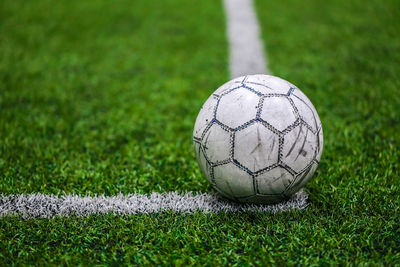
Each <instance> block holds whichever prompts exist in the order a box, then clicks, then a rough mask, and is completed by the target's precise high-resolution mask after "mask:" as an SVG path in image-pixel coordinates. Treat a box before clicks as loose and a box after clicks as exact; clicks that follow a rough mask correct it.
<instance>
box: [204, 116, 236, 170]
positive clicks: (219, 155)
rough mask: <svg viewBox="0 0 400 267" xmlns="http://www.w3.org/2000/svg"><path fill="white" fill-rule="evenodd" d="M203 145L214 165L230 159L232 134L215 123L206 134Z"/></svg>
mask: <svg viewBox="0 0 400 267" xmlns="http://www.w3.org/2000/svg"><path fill="white" fill-rule="evenodd" d="M202 145H203V149H204V152H205V153H206V156H207V158H208V159H209V160H210V161H211V162H212V163H217V162H220V161H223V160H227V159H229V152H230V133H229V132H227V131H226V130H224V129H222V128H221V126H219V125H218V124H216V123H214V124H213V125H212V126H211V127H210V128H209V129H208V130H207V132H206V133H205V135H204V137H203V140H202Z"/></svg>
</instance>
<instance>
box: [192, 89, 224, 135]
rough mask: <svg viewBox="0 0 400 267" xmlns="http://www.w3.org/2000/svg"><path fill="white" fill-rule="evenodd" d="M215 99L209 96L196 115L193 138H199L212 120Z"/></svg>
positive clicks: (215, 103)
mask: <svg viewBox="0 0 400 267" xmlns="http://www.w3.org/2000/svg"><path fill="white" fill-rule="evenodd" d="M217 100H218V99H217V97H215V96H210V97H209V98H208V99H207V101H206V102H205V103H204V105H203V107H202V108H201V110H200V112H199V115H197V119H196V122H195V124H194V130H193V136H194V137H196V138H201V136H202V134H203V132H204V130H205V129H206V128H207V126H208V124H210V123H211V122H212V120H213V118H214V110H215V106H216V105H217Z"/></svg>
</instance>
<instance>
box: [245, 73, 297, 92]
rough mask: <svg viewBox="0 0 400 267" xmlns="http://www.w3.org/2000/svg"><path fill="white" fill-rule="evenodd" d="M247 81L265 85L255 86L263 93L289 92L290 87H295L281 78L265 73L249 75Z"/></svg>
mask: <svg viewBox="0 0 400 267" xmlns="http://www.w3.org/2000/svg"><path fill="white" fill-rule="evenodd" d="M246 83H248V84H249V85H250V84H255V85H262V86H263V87H260V86H257V88H255V89H256V90H257V91H259V92H260V93H262V94H288V93H289V91H290V88H294V87H295V86H294V85H292V84H290V83H289V82H288V81H285V80H283V79H281V78H278V77H275V76H271V75H264V74H256V75H249V76H248V77H247V78H246Z"/></svg>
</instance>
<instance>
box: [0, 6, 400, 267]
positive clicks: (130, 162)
mask: <svg viewBox="0 0 400 267" xmlns="http://www.w3.org/2000/svg"><path fill="white" fill-rule="evenodd" d="M256 10H257V13H258V17H259V20H260V24H261V29H262V35H263V39H264V41H265V45H266V48H267V50H266V51H267V55H268V60H269V67H270V69H271V71H272V72H273V74H275V75H277V76H281V77H283V78H285V79H287V80H289V81H291V82H293V83H294V84H296V85H297V86H298V87H299V88H300V89H302V90H303V91H304V92H305V93H306V94H307V95H308V96H309V98H310V99H311V101H312V102H313V103H314V106H315V107H316V109H317V110H318V112H319V115H320V118H321V121H322V123H323V127H324V139H325V140H324V141H325V145H324V154H323V156H322V160H321V164H320V166H319V169H318V171H317V173H316V175H315V177H314V179H313V180H312V181H311V182H310V183H309V184H308V185H307V191H308V192H309V195H310V199H309V202H310V205H309V207H308V208H307V209H306V210H305V211H293V212H288V213H283V214H276V215H271V214H262V213H242V214H223V213H220V214H203V213H194V214H187V215H182V214H176V213H172V212H171V213H160V214H152V215H135V216H114V215H111V214H110V215H106V216H100V215H97V216H91V217H88V218H75V217H70V218H59V217H58V218H54V219H32V220H22V219H21V218H19V217H11V216H10V217H6V218H2V219H0V265H6V264H11V265H26V264H36V265H43V264H68V265H76V264H79V263H82V264H94V263H97V264H113V265H117V264H172V263H174V264H177V265H188V264H194V265H203V264H205V265H219V264H229V265H234V264H237V265H247V264H251V263H253V264H259V265H266V264H276V265H294V264H304V265H322V266H325V265H336V264H343V265H347V264H355V265H358V264H369V265H400V227H399V226H400V222H399V217H400V208H399V206H400V198H399V193H400V181H399V178H400V170H399V167H400V163H399V161H400V151H399V146H400V134H399V131H400V111H399V109H400V97H399V94H398V91H399V87H400V76H399V73H400V52H399V51H400V20H399V19H398V18H399V17H400V6H399V4H398V3H397V1H394V0H393V1H377V0H373V1H368V2H365V1H361V0H351V1H346V0H335V1H330V2H321V1H317V0H307V1H295V0H290V1H261V0H257V1H256ZM0 17H1V19H0V193H3V194H11V193H34V192H41V193H46V194H62V193H64V192H67V193H77V194H82V195H86V194H90V195H94V194H105V195H114V194H117V193H119V192H122V193H133V192H141V193H149V192H153V191H158V192H165V191H174V190H176V191H179V192H185V191H196V192H209V191H210V190H211V187H210V186H209V185H208V182H207V181H206V180H205V178H203V177H202V176H201V174H200V171H199V169H198V166H197V163H196V161H195V158H194V152H193V149H192V141H191V135H192V128H193V124H194V121H195V118H196V115H197V112H198V111H199V109H200V107H201V105H202V103H203V102H204V101H205V99H206V98H207V97H208V96H209V95H210V94H211V93H212V92H213V90H214V89H216V88H217V87H218V86H219V85H221V84H222V83H224V82H225V81H227V80H228V79H229V77H228V76H229V74H228V49H229V48H228V44H227V41H226V33H225V30H226V25H225V16H224V11H223V7H222V3H221V1H213V0H207V1H197V2H196V4H193V2H190V1H182V0H164V1H146V0H136V1H127V0H117V1H113V2H110V1H104V0H101V1H84V2H81V1H77V0H70V1H66V0H61V1H50V0H37V1H34V2H32V1H28V2H27V1H21V0H4V1H2V2H1V3H0Z"/></svg>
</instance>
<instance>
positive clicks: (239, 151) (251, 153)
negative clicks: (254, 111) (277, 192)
mask: <svg viewBox="0 0 400 267" xmlns="http://www.w3.org/2000/svg"><path fill="white" fill-rule="evenodd" d="M278 150H279V138H278V136H277V135H276V134H274V133H273V132H272V131H270V130H269V129H267V128H266V127H265V126H264V125H262V124H261V123H254V124H252V125H250V126H248V127H246V128H244V129H243V130H240V131H237V132H236V133H235V142H234V148H233V157H234V159H236V160H237V161H238V162H239V163H240V164H242V165H243V166H245V167H246V168H248V169H249V170H251V171H252V172H257V171H259V170H261V169H264V168H266V167H268V166H270V165H272V164H274V163H277V161H278Z"/></svg>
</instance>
